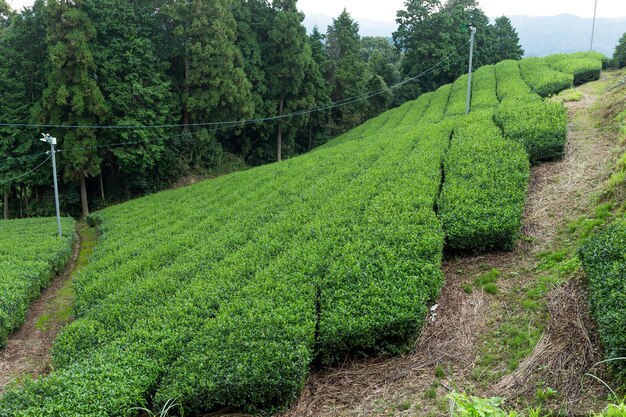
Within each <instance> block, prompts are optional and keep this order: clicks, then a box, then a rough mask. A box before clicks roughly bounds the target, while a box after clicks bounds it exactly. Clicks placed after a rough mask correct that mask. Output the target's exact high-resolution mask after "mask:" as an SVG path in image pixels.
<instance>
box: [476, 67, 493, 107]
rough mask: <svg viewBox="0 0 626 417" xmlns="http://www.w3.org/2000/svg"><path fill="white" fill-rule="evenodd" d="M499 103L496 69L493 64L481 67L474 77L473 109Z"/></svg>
mask: <svg viewBox="0 0 626 417" xmlns="http://www.w3.org/2000/svg"><path fill="white" fill-rule="evenodd" d="M497 105H498V95H497V89H496V70H495V66H493V65H486V66H484V67H481V68H479V69H478V70H477V71H476V73H475V74H474V75H473V77H472V111H475V110H481V109H492V108H495V107H496V106H497Z"/></svg>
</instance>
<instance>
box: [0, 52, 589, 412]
mask: <svg viewBox="0 0 626 417" xmlns="http://www.w3.org/2000/svg"><path fill="white" fill-rule="evenodd" d="M561 59H565V60H569V61H571V62H573V63H578V62H580V61H589V60H590V59H591V61H593V64H592V68H591V70H592V71H594V74H596V75H595V76H599V68H598V66H597V62H599V60H598V59H597V56H594V55H591V56H589V55H584V56H571V57H561ZM533 65H534V66H535V67H536V68H535V70H534V71H533V72H532V74H531V73H530V72H527V73H524V72H523V71H520V66H519V64H518V63H516V62H514V61H509V62H505V63H502V64H501V65H498V66H488V67H484V68H481V69H480V70H478V71H477V72H476V76H475V78H474V94H473V96H472V102H473V109H474V110H473V111H472V114H471V115H470V116H469V117H466V116H464V104H465V97H464V93H463V92H464V87H465V86H464V82H463V79H461V80H460V81H458V82H455V83H454V84H452V85H448V86H444V87H441V88H440V89H439V90H437V91H436V92H433V93H429V94H426V95H423V96H422V97H420V98H419V99H418V100H416V101H414V102H410V103H406V104H405V105H403V106H401V107H399V108H397V109H394V110H392V111H389V112H387V113H385V114H383V115H381V116H379V117H377V118H375V119H372V120H370V121H368V122H367V123H365V124H364V125H362V126H360V127H358V128H356V129H354V130H353V131H351V132H348V133H347V134H346V135H344V136H342V137H340V138H338V139H336V140H334V141H332V142H331V143H329V144H328V145H326V146H324V147H322V148H320V149H318V150H316V151H314V152H311V153H310V154H307V155H305V156H302V157H299V158H294V159H292V160H289V161H286V162H284V163H280V164H273V165H268V166H264V167H260V168H257V169H253V170H249V171H246V172H241V173H237V174H233V175H229V176H225V177H222V178H219V179H216V180H211V181H207V182H203V183H201V184H197V185H194V186H191V187H187V188H184V189H179V190H174V191H168V192H165V193H160V194H157V195H154V196H150V197H147V198H143V199H140V200H136V201H133V202H130V203H126V204H123V205H120V206H116V207H112V208H109V209H106V210H104V211H102V212H100V213H98V214H97V215H96V216H95V220H96V221H97V222H98V223H99V225H100V230H101V232H102V236H101V239H100V243H99V245H98V247H97V248H96V251H95V253H94V256H93V258H92V260H91V261H90V264H89V266H88V268H87V269H86V270H85V271H84V273H82V274H81V275H80V277H79V279H78V280H77V282H76V290H77V295H78V296H77V300H76V313H77V315H78V317H79V320H77V321H76V322H75V323H73V324H72V325H70V326H68V328H67V329H65V331H64V332H63V333H62V334H61V335H60V336H59V338H58V339H57V342H56V344H55V347H54V352H53V353H54V361H55V363H54V365H55V372H53V373H52V374H51V375H50V376H49V377H47V378H43V379H41V380H39V381H36V382H31V383H26V384H25V386H24V387H23V388H22V389H15V390H12V391H10V392H8V393H7V394H6V395H4V396H3V397H1V398H0V416H5V415H6V416H9V415H11V416H14V415H19V416H33V415H37V416H41V415H73V416H92V415H129V414H133V412H132V411H129V410H130V408H131V407H133V406H137V405H146V406H148V405H152V404H154V405H156V406H160V405H162V404H164V403H166V402H167V401H168V400H170V399H172V398H179V399H180V401H181V402H183V403H184V405H185V407H186V410H188V411H191V412H201V411H210V410H213V409H217V408H220V407H224V406H227V407H234V408H240V409H244V410H250V411H254V410H274V409H276V408H277V407H282V406H285V405H287V404H289V403H291V402H292V401H293V400H294V399H295V398H296V397H297V395H298V393H299V391H300V389H301V387H302V386H303V384H304V381H305V379H306V377H307V375H308V372H309V369H310V366H311V364H312V363H313V362H314V361H317V362H321V363H323V364H331V363H334V362H336V361H338V360H341V359H342V358H344V357H345V356H346V355H347V354H356V355H364V354H366V355H369V354H372V353H374V354H376V353H379V352H390V353H398V352H401V351H404V350H406V349H407V348H408V347H410V341H411V337H412V336H414V335H415V334H416V333H417V332H418V331H419V329H420V327H421V321H422V319H423V317H424V316H425V315H426V312H427V310H428V304H429V303H430V302H432V301H433V300H434V299H435V298H436V297H437V295H438V294H439V291H440V289H441V287H442V285H443V279H442V278H443V274H442V254H443V249H444V245H447V246H448V248H449V249H452V250H471V251H475V250H479V251H480V250H487V249H498V248H511V247H513V246H514V244H515V242H516V239H517V238H518V237H519V232H520V225H521V218H522V214H523V211H524V203H525V196H526V190H527V186H528V178H529V169H530V168H529V165H530V160H531V156H532V159H533V161H535V160H536V161H540V160H544V159H550V158H554V157H558V156H559V155H562V154H563V150H562V149H560V150H559V149H558V146H559V144H560V146H561V148H562V146H563V144H564V138H563V135H564V130H563V128H564V124H565V123H566V119H565V117H564V114H565V109H564V108H563V107H562V106H560V105H557V106H556V107H555V105H554V104H551V103H548V102H546V101H543V100H542V99H541V98H540V96H539V95H537V94H534V93H533V92H532V91H535V92H537V93H541V94H542V95H550V94H552V93H556V92H558V91H560V90H561V89H563V88H567V87H569V86H571V85H573V82H574V80H575V78H576V75H577V74H578V72H577V71H579V70H580V69H581V68H582V67H584V66H581V65H571V66H566V67H562V68H561V70H562V71H566V73H564V72H561V70H557V69H555V68H553V66H554V63H552V62H551V61H547V60H545V61H544V60H542V61H537V60H535V61H533ZM583 69H585V70H588V68H586V67H585V68H583ZM531 75H532V77H531ZM524 77H525V78H526V80H527V81H525V78H524ZM498 80H500V82H499V81H498ZM555 80H557V82H554V81H555ZM527 83H528V84H527ZM529 85H530V87H529ZM507 105H508V106H515V108H516V109H517V111H516V112H506V111H504V110H505V109H506V106H507ZM559 106H560V107H559ZM494 114H495V116H494ZM496 122H497V124H496ZM524 126H526V127H527V131H526V133H523V132H524ZM544 152H545V153H544ZM438 215H439V216H438Z"/></svg>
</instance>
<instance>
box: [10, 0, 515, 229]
mask: <svg viewBox="0 0 626 417" xmlns="http://www.w3.org/2000/svg"><path fill="white" fill-rule="evenodd" d="M303 20H304V14H303V13H302V12H300V11H299V10H298V6H297V1H296V0H273V1H271V2H270V1H267V0H189V1H186V2H183V1H176V0H138V1H132V2H128V1H124V0H48V1H45V0H36V1H35V2H34V5H33V6H32V7H28V8H24V9H23V10H20V11H13V10H11V8H10V7H9V6H8V4H7V3H6V2H5V0H0V45H1V46H0V97H2V100H0V155H2V157H1V158H0V193H2V195H3V198H2V201H1V202H0V205H2V206H3V214H4V218H5V219H8V218H16V217H30V216H41V215H49V214H52V212H53V209H54V205H53V202H52V198H53V193H52V188H51V183H52V172H51V171H52V170H51V169H50V163H49V162H48V161H47V160H46V151H48V148H47V146H46V145H45V144H43V143H41V142H40V141H39V139H40V138H41V135H42V133H48V134H51V135H53V136H55V137H56V138H57V139H58V146H57V150H58V153H57V155H56V156H57V164H58V168H59V179H60V182H61V209H62V212H63V214H65V215H73V216H80V215H81V214H82V216H87V215H88V214H89V210H90V209H91V210H94V209H99V208H103V207H106V206H108V205H110V204H112V203H115V202H120V201H125V200H128V199H131V198H134V197H137V196H141V195H144V194H148V193H153V192H156V191H159V190H162V189H165V188H168V187H172V186H175V185H177V184H180V183H181V182H183V183H185V181H187V182H188V181H193V178H198V177H199V178H205V177H212V176H217V175H220V174H222V173H225V172H230V171H236V170H241V169H245V168H246V167H250V166H256V165H262V164H266V163H270V162H275V161H281V160H282V159H287V158H290V157H293V156H296V155H299V154H302V153H305V152H307V151H309V150H311V149H312V148H315V147H317V146H319V145H321V144H324V143H325V142H327V141H328V140H329V139H331V138H333V137H336V136H337V135H339V134H341V133H343V132H346V131H348V130H350V129H351V128H353V127H355V126H357V125H360V124H361V123H363V122H364V121H365V120H368V119H370V118H372V117H374V116H376V115H378V114H380V113H382V112H384V111H386V110H387V109H390V108H393V107H397V106H399V105H401V104H402V103H404V102H406V101H409V100H414V99H415V98H417V97H418V96H419V95H420V94H421V93H424V92H428V91H433V90H435V89H436V88H438V87H440V86H442V85H444V84H447V83H451V82H452V81H454V80H455V79H456V78H457V77H458V76H460V75H461V74H463V73H465V72H466V71H467V66H468V53H467V52H468V49H469V47H467V46H466V45H467V39H468V27H469V26H470V25H473V26H475V27H476V28H477V36H476V51H475V57H474V58H475V60H474V63H475V64H474V65H475V66H476V67H479V66H483V65H487V64H494V63H497V62H500V61H502V60H505V59H519V58H520V57H521V56H522V55H523V51H522V49H521V48H520V46H519V39H518V36H517V33H516V32H515V30H514V28H513V27H512V26H511V22H510V20H509V19H508V18H506V17H501V18H498V19H496V20H495V22H494V23H493V24H492V23H490V21H489V19H488V17H487V16H486V15H485V13H484V12H483V11H482V10H481V9H480V8H479V6H478V2H477V1H476V0H456V1H448V2H442V1H440V0H408V1H406V2H405V5H404V9H403V10H399V11H398V12H397V23H398V29H397V31H396V32H395V33H394V34H393V41H392V42H390V41H389V40H388V39H386V38H382V37H381V38H377V37H361V36H360V35H359V25H358V23H357V22H356V21H355V19H353V18H352V16H351V15H350V13H349V12H348V11H346V10H344V12H343V13H341V14H340V15H339V16H337V18H336V19H334V20H333V23H332V25H330V26H329V27H328V28H325V29H324V28H320V29H318V28H315V29H314V30H313V31H312V32H311V33H307V31H306V29H305V27H304V26H303V23H302V22H303ZM442 60H445V61H444V62H445V64H444V65H440V64H439V65H438V63H440V62H441V61H442ZM268 119H269V120H268ZM42 164H43V165H42ZM35 168H38V169H35ZM31 171H33V172H31ZM190 178H191V180H190Z"/></svg>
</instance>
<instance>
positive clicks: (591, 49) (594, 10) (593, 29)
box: [589, 0, 598, 51]
mask: <svg viewBox="0 0 626 417" xmlns="http://www.w3.org/2000/svg"><path fill="white" fill-rule="evenodd" d="M597 11H598V0H596V5H595V6H594V8H593V25H592V26H591V46H590V47H589V50H590V51H593V35H595V31H596V12H597Z"/></svg>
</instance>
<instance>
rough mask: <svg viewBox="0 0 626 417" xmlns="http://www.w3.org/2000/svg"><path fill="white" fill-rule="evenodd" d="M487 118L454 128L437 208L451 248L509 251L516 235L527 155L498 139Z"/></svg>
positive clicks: (481, 115)
mask: <svg viewBox="0 0 626 417" xmlns="http://www.w3.org/2000/svg"><path fill="white" fill-rule="evenodd" d="M494 90H495V88H494ZM492 115H493V110H491V111H482V112H478V113H476V114H473V115H472V116H470V117H471V119H470V121H469V122H465V123H463V124H461V125H460V126H459V127H457V128H456V129H455V131H454V134H453V137H452V145H451V146H450V150H449V151H448V153H447V154H446V160H445V166H444V173H445V182H444V184H443V189H442V191H441V196H440V197H439V201H438V207H439V218H440V219H441V221H442V223H443V227H444V231H445V233H446V246H447V248H448V249H451V250H474V251H475V250H478V251H483V250H489V249H512V248H513V247H514V246H515V243H516V242H517V239H518V236H519V232H520V228H521V221H522V214H523V213H524V206H525V203H526V189H527V184H528V179H529V177H530V168H529V163H528V155H527V154H526V152H525V151H524V148H523V147H522V146H520V145H518V144H516V143H515V142H513V141H511V140H507V139H504V138H503V137H502V132H501V131H500V129H498V128H497V126H496V125H495V124H494V123H493V118H492Z"/></svg>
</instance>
